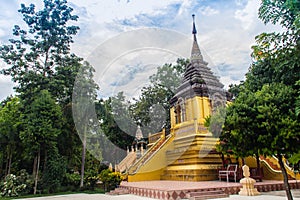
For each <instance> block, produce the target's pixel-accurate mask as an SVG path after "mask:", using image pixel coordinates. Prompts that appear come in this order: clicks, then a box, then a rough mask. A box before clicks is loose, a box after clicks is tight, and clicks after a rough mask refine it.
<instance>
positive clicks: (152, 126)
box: [131, 59, 189, 133]
mask: <svg viewBox="0 0 300 200" xmlns="http://www.w3.org/2000/svg"><path fill="white" fill-rule="evenodd" d="M188 62H189V61H188V60H186V59H178V60H177V62H176V64H164V65H163V66H161V67H158V69H157V72H156V74H153V75H152V76H150V77H149V79H150V85H149V86H147V87H144V88H143V89H142V94H141V96H140V97H139V99H136V102H135V103H134V104H133V105H132V107H131V110H132V112H133V116H134V118H135V120H136V121H137V122H139V123H141V125H142V126H144V127H149V128H148V130H145V131H146V132H148V133H149V132H150V133H153V131H159V130H161V129H162V128H163V127H164V128H166V130H167V132H169V131H168V130H169V128H170V113H169V110H170V103H169V100H170V99H171V98H172V97H173V96H174V94H175V92H176V90H177V88H178V86H179V85H180V83H181V78H182V75H183V73H184V71H185V68H186V65H187V64H188ZM157 110H159V111H160V112H159V114H158V115H157V114H156V113H157V112H156V111H157ZM162 111H165V115H164V116H162V113H163V112H162ZM162 117H163V118H162ZM161 122H164V123H163V124H161ZM158 126H159V127H158Z"/></svg>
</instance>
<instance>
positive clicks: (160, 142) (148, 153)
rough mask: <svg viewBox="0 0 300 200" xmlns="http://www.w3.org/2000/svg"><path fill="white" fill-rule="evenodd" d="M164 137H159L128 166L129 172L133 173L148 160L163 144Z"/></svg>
mask: <svg viewBox="0 0 300 200" xmlns="http://www.w3.org/2000/svg"><path fill="white" fill-rule="evenodd" d="M165 141H166V138H160V139H159V140H158V141H157V142H156V143H155V144H154V145H153V146H152V147H151V148H150V149H148V150H147V151H146V153H145V154H144V155H143V156H142V157H141V158H140V159H139V160H138V161H137V162H136V163H134V164H133V165H132V166H131V167H130V168H129V174H134V173H136V172H137V171H138V169H139V167H140V166H142V165H143V164H144V163H146V162H147V161H148V159H149V158H150V157H151V156H152V155H154V153H155V152H156V151H157V150H158V149H159V148H160V147H161V146H162V145H163V144H164V142H165Z"/></svg>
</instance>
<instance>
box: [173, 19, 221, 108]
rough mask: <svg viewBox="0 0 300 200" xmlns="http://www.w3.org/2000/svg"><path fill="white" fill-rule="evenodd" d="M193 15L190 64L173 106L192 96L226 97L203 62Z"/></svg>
mask: <svg viewBox="0 0 300 200" xmlns="http://www.w3.org/2000/svg"><path fill="white" fill-rule="evenodd" d="M194 16H195V15H193V31H192V34H193V46H192V51H191V57H190V63H189V64H188V65H187V67H186V70H185V72H184V76H183V79H182V82H181V85H180V86H179V87H178V89H177V92H176V94H175V96H174V97H173V98H172V99H171V104H174V103H175V102H176V101H177V99H178V98H180V97H182V98H187V97H190V98H192V97H194V96H202V97H212V96H214V94H215V93H218V94H219V95H223V94H224V96H225V97H226V94H225V90H224V89H223V87H224V85H223V84H222V83H221V82H220V81H219V79H218V78H217V77H216V76H215V75H214V74H213V72H212V71H211V69H210V68H209V67H208V66H207V65H208V63H207V62H205V61H204V60H203V56H202V54H201V51H200V48H199V45H198V42H197V30H196V25H195V19H194Z"/></svg>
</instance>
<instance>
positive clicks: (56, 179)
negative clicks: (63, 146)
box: [42, 149, 66, 193]
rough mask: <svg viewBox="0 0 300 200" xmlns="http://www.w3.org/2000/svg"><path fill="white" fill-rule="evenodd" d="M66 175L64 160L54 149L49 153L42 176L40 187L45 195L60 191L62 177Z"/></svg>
mask: <svg viewBox="0 0 300 200" xmlns="http://www.w3.org/2000/svg"><path fill="white" fill-rule="evenodd" d="M65 174H66V162H65V159H64V158H63V157H62V156H60V155H59V154H58V152H57V150H56V149H54V150H52V151H51V152H50V153H49V158H48V161H47V164H46V169H45V171H44V173H43V176H42V186H43V190H44V192H45V193H54V192H58V191H59V190H60V186H61V184H62V182H63V178H64V175H65Z"/></svg>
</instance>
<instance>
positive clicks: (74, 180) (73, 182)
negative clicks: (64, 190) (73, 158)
mask: <svg viewBox="0 0 300 200" xmlns="http://www.w3.org/2000/svg"><path fill="white" fill-rule="evenodd" d="M65 185H66V186H74V188H78V187H79V185H80V174H79V173H76V172H74V173H66V177H65Z"/></svg>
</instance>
